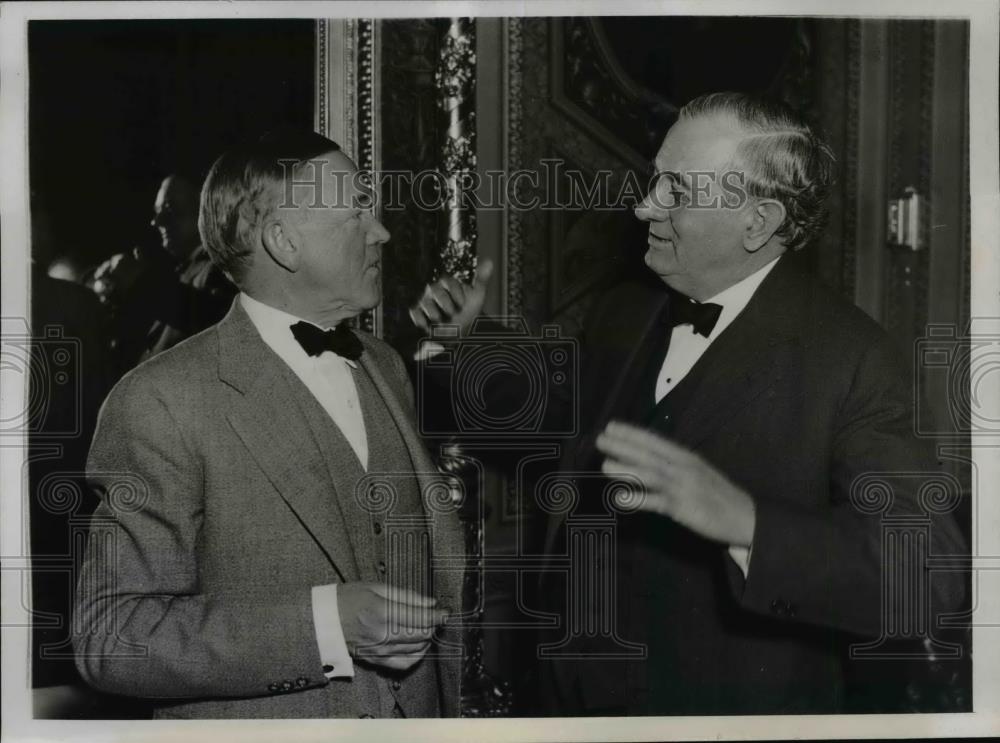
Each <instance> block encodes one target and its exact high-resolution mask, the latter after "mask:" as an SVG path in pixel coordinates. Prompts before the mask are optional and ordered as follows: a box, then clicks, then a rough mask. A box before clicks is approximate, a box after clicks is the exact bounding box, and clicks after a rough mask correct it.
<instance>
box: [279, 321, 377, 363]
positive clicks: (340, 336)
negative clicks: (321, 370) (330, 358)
mask: <svg viewBox="0 0 1000 743" xmlns="http://www.w3.org/2000/svg"><path fill="white" fill-rule="evenodd" d="M291 331H292V335H294V336H295V340H297V341H298V342H299V345H300V346H302V350H303V351H305V352H306V353H307V354H309V355H310V356H319V355H320V354H321V353H323V352H324V351H333V352H334V353H335V354H337V355H338V356H343V357H344V358H345V359H349V360H350V361H356V360H357V359H358V358H359V357H360V356H361V352H362V351H363V350H364V347H363V346H362V345H361V341H360V340H359V339H358V336H356V335H355V334H354V333H352V332H351V329H350V328H349V327H347V326H346V325H344V324H343V323H341V324H340V325H338V326H337V327H336V328H334V329H333V330H323V329H322V328H317V327H316V326H315V325H313V324H312V323H308V322H305V321H302V322H297V323H295V324H294V325H292V326H291Z"/></svg>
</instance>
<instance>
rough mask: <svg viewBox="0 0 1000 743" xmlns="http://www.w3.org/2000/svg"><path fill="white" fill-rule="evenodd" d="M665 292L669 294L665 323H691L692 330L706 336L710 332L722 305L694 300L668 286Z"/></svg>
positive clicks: (672, 325) (674, 324)
mask: <svg viewBox="0 0 1000 743" xmlns="http://www.w3.org/2000/svg"><path fill="white" fill-rule="evenodd" d="M667 292H668V294H669V295H670V301H669V302H668V304H667V307H668V310H667V312H668V314H667V316H666V317H665V318H664V320H665V321H666V323H667V325H670V326H671V327H674V326H677V325H691V326H692V327H693V328H694V332H696V333H698V334H699V335H703V336H705V337H706V338H708V336H709V335H711V334H712V329H713V328H714V327H715V323H717V322H718V321H719V315H720V314H722V305H720V304H703V303H701V302H695V301H694V300H692V299H691V298H690V297H686V296H684V295H683V294H681V293H680V292H678V291H674V290H673V289H670V288H668V289H667Z"/></svg>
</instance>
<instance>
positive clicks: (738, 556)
mask: <svg viewBox="0 0 1000 743" xmlns="http://www.w3.org/2000/svg"><path fill="white" fill-rule="evenodd" d="M752 549H753V546H752V545H751V546H750V547H736V546H731V547H730V548H729V556H730V557H731V558H733V562H735V563H736V565H737V566H738V567H739V569H740V570H741V571H742V572H743V579H744V580H746V577H747V574H748V573H749V572H750V550H752Z"/></svg>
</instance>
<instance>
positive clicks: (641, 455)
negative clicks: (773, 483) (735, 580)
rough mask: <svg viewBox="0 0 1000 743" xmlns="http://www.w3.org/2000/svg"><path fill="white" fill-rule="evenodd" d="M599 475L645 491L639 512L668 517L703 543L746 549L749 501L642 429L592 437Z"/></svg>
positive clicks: (751, 520) (693, 458) (697, 460)
mask: <svg viewBox="0 0 1000 743" xmlns="http://www.w3.org/2000/svg"><path fill="white" fill-rule="evenodd" d="M597 448H598V449H599V450H600V451H601V452H602V453H604V454H605V455H607V457H608V458H607V459H605V460H604V464H603V465H602V466H601V468H602V469H603V471H604V473H605V474H607V475H609V476H612V475H615V474H625V475H632V476H633V477H635V478H637V479H638V480H639V481H640V482H642V483H643V485H644V486H645V490H644V492H643V493H641V494H640V497H639V498H638V499H637V501H638V502H639V504H640V505H639V508H640V509H642V510H645V511H652V512H654V513H659V514H661V515H663V516H668V517H669V518H672V519H673V520H674V521H676V522H677V523H679V524H682V525H683V526H686V527H687V528H688V529H691V531H693V532H696V533H698V534H700V535H701V536H703V537H706V538H708V539H712V540H715V541H717V542H723V543H725V544H728V545H730V546H734V547H749V546H750V543H751V541H752V540H753V532H754V525H755V514H754V503H753V498H751V497H750V495H749V494H748V493H746V492H745V491H743V490H741V489H740V488H738V487H737V486H736V485H734V484H733V483H732V482H730V481H729V479H728V478H727V477H726V476H725V475H723V474H722V473H721V472H719V471H718V470H717V469H715V468H714V467H713V466H712V465H710V464H708V463H707V462H706V461H705V460H703V459H702V458H701V457H699V456H698V455H697V454H695V453H694V452H692V451H689V450H688V449H685V448H684V447H682V446H679V445H678V444H676V443H674V442H673V441H670V440H668V439H665V438H663V437H662V436H660V435H658V434H655V433H653V432H652V431H647V430H645V429H643V428H638V427H636V426H632V425H629V424H627V423H619V422H616V421H612V422H611V423H609V424H608V425H607V428H605V429H604V431H603V433H601V435H600V436H598V438H597Z"/></svg>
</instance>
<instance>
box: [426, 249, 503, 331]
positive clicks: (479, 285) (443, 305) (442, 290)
mask: <svg viewBox="0 0 1000 743" xmlns="http://www.w3.org/2000/svg"><path fill="white" fill-rule="evenodd" d="M492 275H493V261H491V260H490V259H489V258H487V259H486V260H484V261H483V262H482V263H480V264H479V267H478V268H476V275H475V277H474V278H473V280H472V283H471V284H465V283H462V282H461V281H459V280H458V279H455V278H453V277H451V276H445V277H443V278H440V279H438V280H437V281H435V282H434V283H433V284H428V285H427V287H426V288H425V289H424V294H423V296H422V297H421V298H420V301H419V302H417V304H415V305H414V306H413V307H411V308H410V319H411V320H413V324H414V325H416V326H417V327H418V328H420V329H421V330H424V331H426V332H428V333H429V332H430V331H431V328H432V327H433V326H434V325H438V324H443V323H448V324H452V325H458V326H459V329H460V332H461V333H462V334H463V335H464V334H465V333H466V331H468V329H469V326H470V325H472V321H473V320H475V319H476V318H477V317H479V313H480V312H482V310H483V303H484V302H485V301H486V284H487V282H488V281H489V279H490V276H492Z"/></svg>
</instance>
